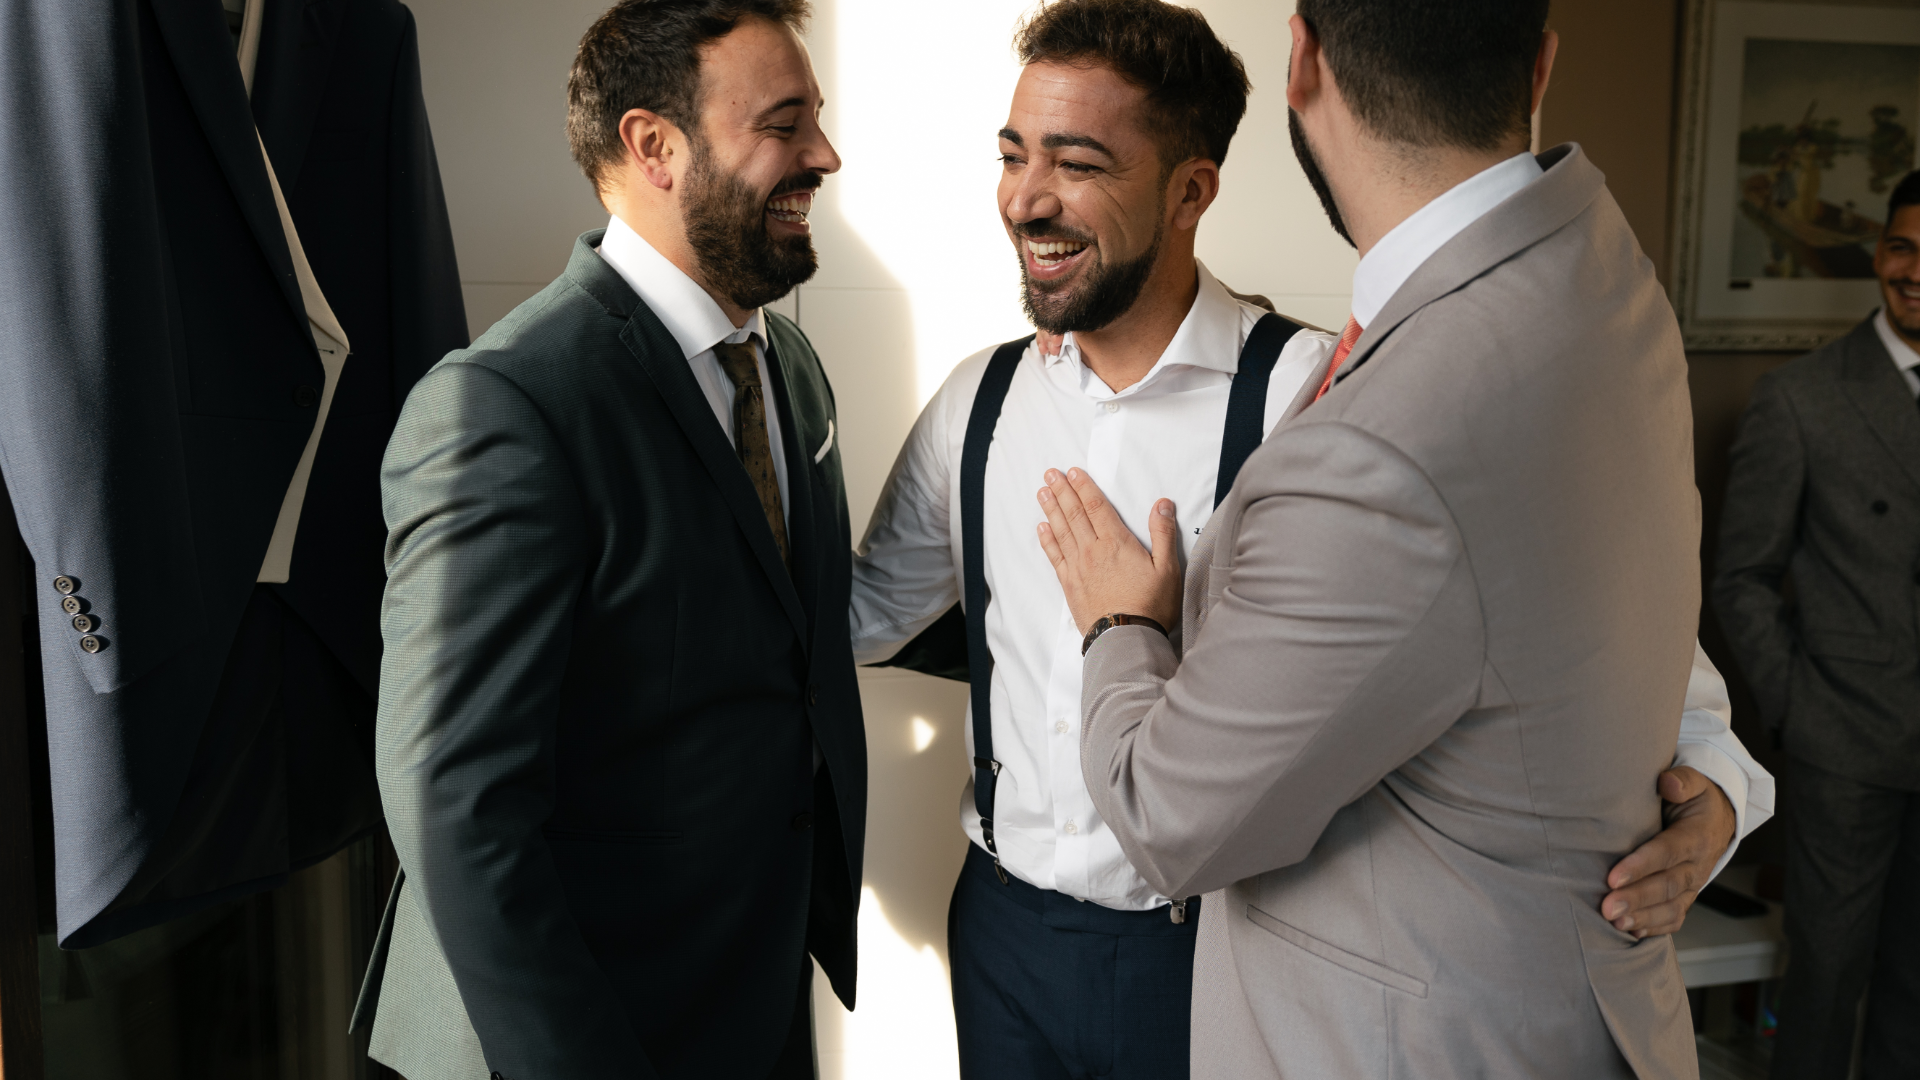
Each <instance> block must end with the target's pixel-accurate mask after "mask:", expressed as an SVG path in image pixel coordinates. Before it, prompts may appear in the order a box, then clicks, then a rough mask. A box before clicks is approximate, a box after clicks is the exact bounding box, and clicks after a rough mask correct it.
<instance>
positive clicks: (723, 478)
mask: <svg viewBox="0 0 1920 1080" xmlns="http://www.w3.org/2000/svg"><path fill="white" fill-rule="evenodd" d="M806 15H807V6H806V3H805V0H624V2H623V3H621V4H619V5H617V6H616V7H614V8H613V9H612V10H610V11H608V12H607V13H606V14H605V15H604V16H602V17H601V19H600V20H599V21H598V22H596V23H595V24H594V26H593V27H592V29H590V30H589V31H588V32H587V35H586V38H585V39H584V40H583V41H582V42H581V46H580V51H579V54H578V57H577V59H576V60H575V63H574V69H573V73H572V77H571V80H570V83H569V106H570V108H569V116H568V135H569V138H570V140H571V142H572V146H573V153H574V156H575V158H576V159H577V160H578V161H579V162H580V164H581V166H582V168H583V169H584V170H585V171H586V173H587V175H588V176H589V177H590V178H591V179H592V180H593V182H594V184H595V187H596V189H597V191H598V193H599V195H600V198H601V201H602V202H603V203H604V204H605V205H606V207H607V208H608V209H609V210H610V211H611V212H612V215H613V216H612V219H611V220H610V221H609V223H608V226H607V228H606V229H605V230H603V231H595V232H590V233H587V234H586V235H584V236H582V237H581V238H580V240H579V241H578V243H576V244H575V246H574V250H573V256H572V259H571V260H570V262H569V263H568V266H567V269H566V272H565V273H563V274H562V275H561V276H560V277H559V278H558V279H557V280H555V281H554V282H553V284H551V285H549V286H548V287H547V288H546V289H544V290H543V291H541V292H540V293H539V294H538V295H536V296H534V297H533V298H532V299H530V300H528V301H527V302H526V303H525V304H522V305H521V306H520V307H519V308H518V309H516V310H515V311H514V312H513V313H512V314H510V315H508V316H507V317H506V318H505V319H503V320H501V322H500V323H499V324H498V325H496V326H494V327H493V328H492V329H491V330H489V331H488V332H487V333H486V334H484V335H482V336H481V338H480V339H479V340H478V341H476V342H475V343H474V346H473V348H471V349H467V350H463V351H459V352H455V353H453V354H451V355H450V356H448V357H447V359H446V360H445V361H444V362H442V363H441V364H440V365H439V366H438V367H436V368H435V369H434V370H433V371H432V372H430V373H429V374H428V375H427V376H426V378H425V379H423V380H422V381H421V384H420V386H419V388H418V389H417V390H415V392H414V393H413V395H412V397H411V398H410V399H409V400H408V402H407V406H406V409H405V410H404V412H403V414H402V417H401V420H400V424H399V428H398V430H397V431H396V433H395V435H394V439H393V442H392V444H391V445H390V447H389V448H388V452H387V457H386V462H385V466H384V472H383V478H382V483H383V493H384V498H385V506H386V515H387V524H388V527H389V529H390V530H391V533H390V537H389V541H388V547H387V569H388V573H389V582H388V586H387V592H386V601H385V607H384V610H383V613H382V627H383V633H384V637H385V640H386V654H385V659H384V664H383V669H382V673H381V701H380V717H379V727H378V751H379V762H378V763H379V776H380V785H381V794H382V796H383V798H384V799H385V801H386V806H387V808H388V818H389V821H390V823H391V827H392V830H393V838H394V846H395V847H396V849H397V850H398V851H399V855H400V862H401V866H402V868H403V870H404V878H403V881H402V883H401V884H400V885H399V887H398V888H397V889H396V891H395V894H394V897H393V900H392V902H391V905H390V910H389V914H388V918H387V922H386V929H385V930H384V931H383V934H382V937H381V941H380V944H379V951H378V952H377V954H376V956H375V958H374V964H373V966H372V968H371V970H370V972H369V977H368V984H367V990H366V991H365V993H364V995H363V1002H362V1006H361V1009H360V1014H359V1019H360V1021H361V1022H365V1021H366V1020H367V1019H368V1018H369V1017H370V1018H371V1021H372V1026H373V1036H372V1052H373V1054H374V1056H375V1057H376V1058H378V1059H379V1060H381V1061H383V1062H385V1063H387V1064H389V1065H391V1066H393V1067H394V1068H396V1069H399V1070H400V1071H401V1072H402V1073H404V1074H405V1075H406V1076H408V1077H409V1078H410V1080H442V1078H445V1080H455V1078H471V1077H485V1076H488V1075H489V1074H491V1075H494V1076H501V1077H511V1078H522V1080H547V1078H563V1077H588V1076H591V1077H596V1078H602V1077H605V1078H614V1077H619V1078H633V1080H642V1078H653V1077H681V1076H729V1077H743V1078H757V1077H780V1078H785V1077H809V1076H812V1075H813V1048H812V1025H811V1022H810V1021H811V1018H810V995H809V988H810V985H811V980H812V965H811V963H809V961H808V959H807V957H808V954H809V953H810V954H811V955H812V956H813V957H814V958H815V959H817V960H818V961H819V962H820V964H821V966H822V967H823V968H824V969H825V970H826V973H827V975H828V977H829V978H830V979H831V981H832V983H833V986H834V988H835V991H836V992H837V993H838V995H839V996H840V998H841V1000H843V1001H844V1002H845V1003H846V1004H847V1005H848V1006H849V1007H851V1006H852V1004H853V979H854V912H855V907H856V901H857V897H858V896H859V892H860V852H861V843H862V839H863V833H864V822H865V811H866V782H867V777H866V767H867V766H866V745H865V740H864V735H863V731H862V727H861V719H860V702H859V696H858V688H857V686H856V684H855V680H854V670H853V658H852V653H851V649H850V646H849V643H848V633H847V603H848V591H849V577H850V562H849V559H848V556H847V552H848V551H849V550H850V548H851V542H850V538H849V535H848V526H847V503H846V494H845V490H844V485H843V482H842V477H841V470H840V457H839V454H838V452H837V450H836V448H835V445H834V438H833V433H834V405H833V394H832V391H831V389H830V388H829V387H828V385H827V380H826V376H825V374H824V373H823V372H822V370H821V368H820V364H819V361H818V360H817V359H816V358H815V356H814V354H813V351H812V349H811V347H810V346H809V345H808V343H807V340H806V338H805V337H804V336H802V335H801V333H800V331H799V328H798V327H796V326H795V325H794V324H793V323H791V322H789V321H788V320H786V319H784V318H782V317H780V316H778V315H775V314H772V313H771V312H768V311H766V310H764V305H766V304H768V303H770V302H772V301H774V300H776V299H778V298H779V297H781V296H783V295H785V294H786V293H787V292H788V291H790V290H791V289H792V288H793V286H795V285H797V284H799V283H800V282H801V281H804V280H805V279H806V278H808V277H809V276H811V275H812V273H813V269H814V253H813V247H812V243H811V238H810V235H809V232H808V228H807V222H806V213H807V210H808V209H809V208H810V206H811V202H812V193H813V192H814V190H815V189H817V188H818V187H819V186H820V183H821V180H822V178H823V177H824V176H826V175H827V174H829V173H832V172H834V171H836V170H838V169H839V167H840V160H839V158H838V156H837V155H835V153H834V151H833V147H832V146H831V145H829V144H828V142H827V139H826V136H825V135H824V134H823V133H822V131H821V129H820V125H819V120H818V113H819V109H820V104H821V98H820V88H819V84H818V82H817V81H816V80H815V79H814V76H813V70H812V65H811V63H810V61H809V60H808V57H807V52H806V49H805V47H804V46H803V45H802V44H801V42H800V39H799V36H798V34H797V31H798V30H799V29H800V28H801V26H802V25H803V23H804V20H805V18H806Z"/></svg>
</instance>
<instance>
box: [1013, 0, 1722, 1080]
mask: <svg viewBox="0 0 1920 1080" xmlns="http://www.w3.org/2000/svg"><path fill="white" fill-rule="evenodd" d="M1545 20H1546V3H1545V2H1543V0H1531V2H1524V3H1515V2H1512V0H1505V2H1501V0H1450V2H1448V3H1444V4H1442V3H1437V2H1430V0H1429V2H1417V3H1408V2H1406V0H1344V2H1340V3H1334V2H1330V0H1301V3H1300V6H1299V15H1297V16H1295V18H1294V19H1293V21H1292V26H1293V35H1294V52H1293V62H1292V68H1291V72H1290V76H1289V84H1288V88H1287V93H1288V102H1289V104H1290V105H1291V106H1292V108H1293V110H1294V115H1293V121H1294V125H1295V127H1294V132H1295V142H1296V146H1297V147H1298V148H1299V150H1300V152H1301V157H1302V160H1303V164H1305V165H1306V166H1307V169H1308V172H1309V175H1310V177H1312V178H1313V179H1314V180H1315V181H1316V187H1318V188H1319V189H1320V190H1321V192H1322V194H1323V198H1324V199H1325V201H1326V203H1327V206H1328V210H1329V212H1330V214H1331V215H1332V216H1333V218H1334V221H1335V225H1336V228H1339V229H1340V230H1341V231H1342V232H1343V233H1344V234H1346V235H1348V236H1349V237H1350V238H1351V239H1352V240H1353V241H1354V242H1355V245H1356V246H1357V247H1358V248H1359V250H1360V252H1361V255H1362V259H1361V263H1360V266H1359V268H1358V270H1357V271H1356V274H1355V279H1354V303H1353V310H1354V316H1355V317H1354V320H1353V321H1352V322H1350V323H1349V325H1348V327H1347V329H1346V332H1345V334H1344V335H1343V338H1342V344H1341V347H1340V348H1339V349H1338V350H1337V351H1336V352H1335V353H1334V354H1333V356H1332V358H1331V361H1330V366H1329V369H1328V371H1327V372H1326V373H1325V375H1324V376H1323V378H1322V382H1321V386H1320V389H1319V393H1320V395H1321V400H1318V401H1316V402H1315V403H1313V404H1311V405H1310V406H1308V407H1307V408H1306V409H1305V410H1304V411H1303V412H1302V413H1301V414H1300V415H1299V416H1298V417H1297V418H1296V419H1294V420H1292V421H1291V422H1288V423H1286V424H1284V425H1282V426H1281V427H1280V428H1279V429H1278V430H1276V431H1275V432H1274V433H1273V434H1272V435H1270V436H1269V437H1268V439H1267V440H1266V442H1265V443H1264V445H1263V446H1262V447H1261V448H1260V449H1259V450H1258V451H1256V452H1255V453H1254V454H1253V456H1252V457H1251V458H1249V459H1248V461H1247V463H1246V465H1245V467H1244V468H1243V469H1242V470H1241V472H1240V474H1239V478H1238V481H1237V482H1236V483H1235V485H1234V487H1233V490H1232V491H1231V493H1230V494H1229V495H1228V496H1227V498H1226V501H1225V502H1224V503H1222V504H1221V506H1220V507H1219V509H1218V511H1217V512H1216V513H1215V515H1214V517H1213V518H1212V520H1211V521H1210V522H1209V523H1208V525H1207V527H1206V530H1205V533H1204V535H1203V537H1202V539H1201V542H1200V543H1199V545H1198V546H1197V547H1196V549H1195V550H1194V552H1193V554H1192V556H1191V558H1190V561H1189V566H1190V572H1189V573H1188V575H1187V580H1186V583H1185V611H1184V616H1185V618H1184V622H1183V624H1182V625H1180V627H1179V629H1178V631H1177V632H1176V633H1175V634H1174V635H1173V636H1172V637H1170V636H1169V635H1167V634H1165V633H1162V632H1161V631H1159V630H1158V628H1157V627H1155V626H1152V625H1144V624H1143V623H1144V622H1145V621H1147V620H1150V621H1151V622H1153V623H1158V624H1159V625H1163V626H1173V625H1174V624H1175V621H1176V616H1177V615H1179V614H1181V610H1180V609H1181V599H1180V598H1181V578H1180V571H1179V562H1178V559H1177V557H1176V556H1175V550H1176V549H1175V546H1174V545H1175V543H1176V530H1177V525H1176V522H1175V520H1174V517H1173V508H1172V504H1171V503H1168V502H1165V501H1163V502H1162V503H1160V504H1159V505H1158V506H1157V507H1156V509H1155V512H1154V514H1153V515H1152V529H1151V531H1152V534H1153V536H1152V540H1153V551H1152V552H1151V553H1149V552H1147V551H1145V550H1143V549H1142V548H1141V546H1140V545H1139V543H1138V541H1136V540H1135V539H1134V538H1133V536H1132V534H1131V533H1130V532H1128V531H1127V529H1126V528H1125V526H1124V524H1122V523H1121V521H1120V519H1119V516H1118V515H1117V514H1116V512H1115V510H1114V508H1113V507H1112V506H1111V505H1109V504H1108V503H1107V502H1106V500H1105V499H1104V497H1103V496H1101V495H1100V493H1099V491H1098V489H1097V488H1095V487H1094V486H1093V485H1092V484H1091V483H1090V482H1089V481H1088V479H1087V478H1086V477H1085V475H1084V474H1081V473H1079V472H1078V471H1077V470H1076V471H1075V472H1074V473H1073V474H1071V475H1068V476H1062V475H1060V474H1059V473H1057V472H1050V473H1049V474H1048V475H1047V477H1046V480H1047V486H1046V487H1045V488H1043V489H1042V490H1041V491H1040V493H1039V496H1040V501H1041V504H1042V506H1043V508H1044V509H1045V511H1046V514H1047V518H1048V523H1047V524H1046V525H1043V526H1042V527H1041V529H1040V541H1041V544H1042V546H1043V547H1044V548H1045V549H1046V550H1047V553H1048V555H1049V556H1050V558H1052V560H1053V562H1054V564H1055V568H1056V570H1057V571H1058V573H1059V576H1060V579H1061V584H1062V586H1063V587H1064V588H1065V590H1066V593H1067V597H1068V601H1069V604H1070V606H1071V607H1072V610H1073V613H1074V617H1075V619H1076V621H1077V622H1078V623H1079V625H1080V627H1081V629H1082V630H1083V631H1084V632H1086V633H1087V649H1088V652H1087V663H1086V668H1085V674H1084V688H1083V695H1082V701H1083V712H1084V725H1083V729H1082V732H1083V733H1082V737H1081V764H1082V768H1083V771H1084V772H1085V774H1086V779H1087V783H1088V787H1089V789H1090V791H1091V793H1092V795H1093V799H1094V802H1095V804H1096V805H1097V806H1098V808H1099V811H1100V814H1101V816H1102V818H1103V819H1104V820H1105V821H1106V822H1108V824H1109V825H1110V826H1111V828H1112V829H1113V830H1114V832H1115V834H1116V835H1117V836H1118V837H1119V840H1120V843H1121V845H1122V847H1123V848H1124V849H1125V850H1126V853H1127V855H1128V857H1129V858H1130V860H1131V861H1132V863H1133V865H1134V867H1136V868H1137V869H1138V870H1139V871H1140V872H1141V873H1142V874H1143V875H1144V876H1145V877H1146V878H1147V880H1148V881H1149V882H1151V883H1152V884H1153V886H1154V887H1155V888H1156V889H1159V890H1160V891H1161V892H1162V893H1163V894H1165V895H1170V896H1184V895H1187V894H1189V893H1194V892H1206V893H1207V894H1208V895H1207V897H1206V899H1205V901H1204V902H1203V905H1202V908H1201V927H1200V939H1199V943H1198V946H1197V953H1196V959H1195V971H1194V993H1193V1022H1194V1030H1193V1040H1192V1045H1193V1048H1194V1049H1193V1075H1194V1076H1195V1077H1196V1078H1212V1077H1217V1078H1221V1080H1226V1078H1232V1080H1249V1078H1261V1077H1383V1078H1384V1077H1388V1076H1420V1077H1423V1078H1435V1077H1442V1078H1443V1077H1469V1076H1474V1077H1479V1076H1498V1077H1516V1076H1534V1077H1549V1076H1551V1077H1566V1076H1578V1077H1627V1076H1635V1075H1637V1076H1640V1077H1643V1078H1651V1077H1675V1076H1685V1077H1691V1076H1694V1075H1695V1074H1696V1071H1697V1065H1696V1062H1695V1058H1694V1049H1693V1039H1692V1031H1691V1025H1690V1023H1689V1019H1688V1014H1687V1008H1686V998H1685V991H1684V987H1683V986H1682V983H1681V978H1680V973H1679V970H1678V966H1677V964H1676V963H1675V960H1674V952H1673V946H1672V942H1671V939H1670V938H1668V937H1665V936H1649V937H1645V938H1641V937H1638V936H1636V935H1635V934H1634V933H1631V932H1623V931H1622V930H1620V929H1618V928H1616V927H1615V926H1613V925H1610V924H1609V923H1608V922H1607V920H1606V918H1605V917H1604V916H1603V915H1602V914H1601V912H1600V911H1599V904H1600V899H1601V890H1600V888H1599V887H1598V885H1597V883H1598V882H1599V880H1600V879H1601V878H1602V877H1603V876H1604V875H1605V874H1606V872H1607V867H1609V866H1610V865H1611V864H1612V863H1613V862H1614V860H1616V859H1618V858H1619V857H1620V856H1621V855H1623V854H1625V853H1626V852H1628V851H1630V850H1632V849H1633V848H1634V846H1635V845H1636V844H1638V843H1640V842H1641V841H1643V840H1645V839H1646V838H1647V837H1648V836H1651V835H1652V834H1653V833H1654V832H1656V831H1657V830H1658V829H1659V827H1660V806H1659V797H1658V795H1657V794H1656V791H1655V780H1656V777H1657V776H1658V775H1659V774H1660V772H1661V770H1662V769H1663V768H1664V767H1665V766H1666V763H1667V759H1668V758H1669V757H1670V753H1671V751H1670V747H1671V745H1672V743H1673V740H1674V736H1675V719H1674V718H1675V715H1676V709H1675V706H1676V705H1677V704H1678V703H1679V702H1680V700H1681V699H1682V697H1683V694H1684V692H1685V689H1686V684H1687V677H1688V668H1689V661H1690V658H1691V656H1692V654H1693V649H1694V646H1693V633H1694V628H1695V625H1696V620H1697V617H1698V613H1699V600H1700V584H1699V564H1698V560H1697V551H1698V541H1699V507H1698V499H1697V497H1696V495H1695V492H1694V487H1693V473H1692V452H1691V437H1692V433H1691V426H1690V409H1689V404H1688V398H1687V387H1686V369H1685V361H1684V357H1683V354H1682V348H1681V342H1680V337H1679V332H1678V328H1677V326H1676V325H1675V322H1674V319H1673V315H1672V312H1671V310H1670V308H1669V307H1668V305H1667V302H1666V300H1665V298H1664V296H1663V294H1662V292H1661V290H1660V286H1659V283H1658V282H1657V281H1656V280H1655V277H1654V273H1653V267H1652V265H1651V264H1650V263H1649V262H1648V260H1647V259H1646V258H1645V256H1644V255H1642V253H1641V252H1640V250H1639V248H1638V246H1637V245H1636V243H1635V241H1634V237H1633V234H1632V232H1631V231H1630V230H1629V228H1628V226H1627V223H1626V221H1625V219H1624V218H1623V217H1622V216H1621V213H1620V211H1619V208H1618V207H1617V206H1616V205H1615V203H1614V201H1613V199H1612V198H1611V197H1610V196H1609V195H1608V193H1607V191H1606V188H1605V184H1604V181H1603V178H1602V177H1601V175H1600V173H1599V172H1598V171H1597V170H1596V169H1595V168H1594V167H1593V166H1592V165H1591V164H1590V163H1589V162H1588V161H1587V160H1586V159H1585V157H1584V156H1583V155H1582V153H1581V152H1580V150H1579V148H1578V147H1571V146H1568V147H1560V148H1557V149H1555V150H1552V151H1549V152H1548V153H1546V154H1543V155H1541V156H1540V157H1538V158H1536V157H1534V156H1533V155H1531V154H1529V153H1527V152H1526V148H1527V143H1528V117H1529V113H1530V111H1531V109H1532V107H1533V106H1534V105H1535V104H1537V102H1538V100H1539V98H1540V96H1541V94H1542V93H1544V91H1545V88H1546V82H1547V76H1548V74H1549V72H1550V70H1551V65H1552V59H1553V54H1554V49H1555V46H1556V40H1555V37H1554V35H1552V34H1551V33H1547V32H1545V30H1544V26H1545ZM1321 165H1324V170H1322V168H1321V167H1320V166H1321ZM1182 646H1184V652H1183V651H1182Z"/></svg>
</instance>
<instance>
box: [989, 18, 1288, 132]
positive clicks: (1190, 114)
mask: <svg viewBox="0 0 1920 1080" xmlns="http://www.w3.org/2000/svg"><path fill="white" fill-rule="evenodd" d="M1013 45H1014V52H1015V53H1016V55H1018V56H1019V58H1020V63H1021V64H1023V65H1024V64H1038V63H1054V64H1069V65H1084V66H1099V67H1105V68H1108V69H1111V70H1112V71H1113V73H1114V74H1116V75H1118V76H1120V77H1121V78H1122V79H1125V80H1126V81H1127V82H1130V83H1132V84H1133V85H1135V86H1138V87H1140V88H1141V89H1143V90H1145V91H1146V92H1147V114H1148V115H1147V128H1148V130H1149V131H1150V132H1151V133H1152V134H1153V136H1154V139H1155V141H1157V142H1158V143H1159V144H1160V160H1161V162H1162V164H1163V165H1165V166H1166V167H1167V168H1168V169H1171V168H1173V167H1174V166H1175V165H1178V164H1180V163H1181V162H1183V161H1187V160H1190V159H1192V158H1206V159H1208V160H1210V161H1212V162H1213V163H1215V164H1216V165H1217V164H1223V163H1225V162H1226V160H1227V145H1228V144H1229V143H1231V142H1233V133H1234V132H1235V131H1238V130H1239V128H1240V118H1241V117H1243V116H1245V115H1246V113H1247V93H1248V91H1250V90H1252V89H1253V86H1252V84H1250V83H1249V82H1247V69H1246V65H1244V64H1242V63H1241V62H1240V57H1239V56H1238V55H1237V54H1235V53H1234V51H1233V50H1232V49H1229V48H1227V46H1226V45H1225V44H1224V43H1223V42H1221V40H1220V39H1219V38H1218V37H1216V36H1215V35H1214V33H1213V28H1212V27H1210V26H1208V25H1207V20H1206V17H1205V16H1203V15H1201V14H1200V13H1199V12H1197V11H1195V10H1193V9H1192V8H1186V7H1179V6H1176V5H1174V4H1168V3H1163V2H1162V0H1054V2H1053V3H1050V4H1047V5H1046V6H1045V7H1042V8H1041V9H1040V10H1039V11H1037V12H1035V13H1034V14H1033V16H1032V17H1031V18H1029V19H1027V21H1026V22H1024V23H1022V24H1021V26H1020V29H1019V31H1018V32H1016V33H1015V35H1014V39H1013Z"/></svg>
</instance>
